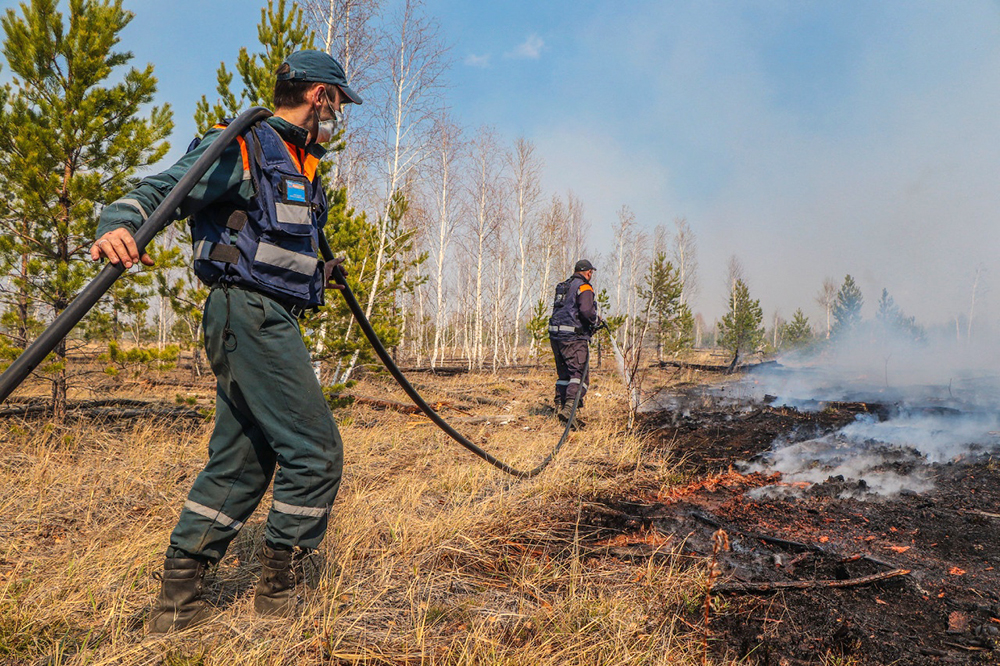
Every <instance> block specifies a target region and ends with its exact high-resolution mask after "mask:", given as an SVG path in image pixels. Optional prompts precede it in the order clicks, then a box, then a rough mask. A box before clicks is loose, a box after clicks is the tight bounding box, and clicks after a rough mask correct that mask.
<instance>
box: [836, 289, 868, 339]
mask: <svg viewBox="0 0 1000 666" xmlns="http://www.w3.org/2000/svg"><path fill="white" fill-rule="evenodd" d="M864 304H865V299H864V296H862V295H861V289H859V288H858V285H857V283H855V282H854V278H852V277H851V276H850V275H846V276H844V284H842V285H841V286H840V291H838V292H837V297H836V299H834V301H833V328H832V329H831V332H830V334H831V336H836V335H845V334H847V333H850V332H851V331H853V330H855V329H857V327H858V325H859V324H861V306H863V305H864Z"/></svg>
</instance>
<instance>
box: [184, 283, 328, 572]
mask: <svg viewBox="0 0 1000 666" xmlns="http://www.w3.org/2000/svg"><path fill="white" fill-rule="evenodd" d="M202 326H203V327H204V331H205V349H206V351H207V354H208V359H209V361H210V362H211V364H212V371H213V372H215V376H216V380H217V383H216V402H215V430H214V431H213V433H212V438H211V440H210V441H209V444H208V463H207V464H206V465H205V469H204V470H202V472H201V473H200V474H199V475H198V478H197V479H195V482H194V487H192V488H191V492H190V493H189V494H188V499H187V501H186V502H185V503H184V507H183V509H182V510H181V515H180V519H179V520H178V522H177V527H175V528H174V531H173V533H172V534H171V536H170V547H169V548H168V549H167V557H196V558H200V559H204V560H208V561H211V562H217V561H219V560H220V559H222V556H223V555H224V554H225V552H226V548H227V547H228V546H229V543H230V542H231V541H232V540H233V538H234V537H235V536H236V535H237V534H238V533H239V530H240V528H241V527H242V526H243V524H244V523H245V522H246V521H247V519H248V518H249V517H250V515H251V514H252V513H253V512H254V509H256V508H257V505H258V504H259V503H260V501H261V499H263V497H264V493H265V492H266V491H267V488H268V486H269V485H270V483H271V479H272V477H273V478H274V500H273V502H272V504H271V509H270V512H269V513H268V516H267V525H266V527H265V531H264V537H265V539H266V540H267V541H268V542H270V543H271V544H272V545H273V546H277V547H278V548H288V549H290V548H292V547H295V546H298V547H301V548H304V549H312V548H316V547H317V546H318V545H319V544H320V542H321V541H322V540H323V535H324V534H325V533H326V527H327V522H328V519H329V514H330V507H331V506H332V505H333V500H334V498H335V497H336V495H337V489H338V487H339V486H340V476H341V471H342V468H343V443H342V442H341V439H340V433H339V432H338V430H337V424H336V422H335V421H334V419H333V414H331V412H330V408H329V407H328V405H327V403H326V399H325V398H324V396H323V391H322V389H321V388H320V385H319V382H318V381H316V375H315V374H314V372H313V368H312V365H311V363H310V359H309V352H308V350H307V349H306V346H305V343H304V342H303V341H302V334H301V331H300V330H299V325H298V321H297V320H296V319H295V318H294V317H293V316H292V315H291V314H290V313H289V312H288V311H287V310H286V309H285V308H283V307H282V306H281V305H280V304H278V303H277V302H276V301H274V300H272V299H270V298H268V297H267V296H263V295H261V294H259V293H257V292H254V291H248V290H245V289H240V288H237V287H230V288H228V289H222V288H216V289H213V290H212V292H211V294H210V295H209V297H208V300H207V301H206V303H205V314H204V318H203V320H202ZM275 465H277V472H275Z"/></svg>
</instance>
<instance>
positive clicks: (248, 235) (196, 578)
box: [91, 50, 361, 633]
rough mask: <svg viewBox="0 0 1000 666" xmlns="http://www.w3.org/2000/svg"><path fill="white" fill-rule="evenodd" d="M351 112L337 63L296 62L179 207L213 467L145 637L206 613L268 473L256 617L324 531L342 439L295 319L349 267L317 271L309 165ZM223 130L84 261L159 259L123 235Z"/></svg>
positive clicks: (287, 588)
mask: <svg viewBox="0 0 1000 666" xmlns="http://www.w3.org/2000/svg"><path fill="white" fill-rule="evenodd" d="M348 103H354V104H360V103H361V98H360V97H358V95H357V93H355V92H354V91H353V90H352V89H351V88H350V86H348V84H347V79H346V77H345V75H344V70H343V68H342V67H341V66H340V64H339V63H338V62H337V61H336V60H335V59H334V58H332V57H331V56H330V55H328V54H327V53H323V52H321V51H312V50H306V51H298V52H296V53H293V54H292V55H290V56H289V57H288V59H287V60H286V61H285V62H284V63H283V64H282V65H281V67H280V68H279V69H278V71H277V81H276V83H275V87H274V105H275V110H274V115H273V116H271V117H270V118H268V119H267V120H266V121H264V122H260V123H258V124H257V125H255V126H253V127H252V128H250V129H249V130H247V131H246V132H244V133H243V134H242V135H241V136H240V137H239V140H238V141H236V142H234V143H233V144H231V145H230V146H229V147H227V148H226V149H225V151H224V152H223V153H222V155H221V157H220V158H219V160H218V161H217V162H215V164H214V165H213V166H212V167H211V168H210V169H209V170H208V172H207V173H205V175H204V176H203V177H202V178H201V180H200V181H199V182H198V184H197V185H196V186H195V187H194V189H192V190H191V193H190V194H189V195H188V196H187V197H186V198H185V199H184V201H183V203H182V204H181V206H180V208H179V209H178V211H177V212H176V213H175V219H182V218H186V217H189V216H190V217H191V232H192V237H193V240H194V269H195V273H196V274H197V275H198V277H199V278H200V279H201V280H202V281H203V282H204V283H205V284H207V285H208V286H209V287H211V292H210V294H209V296H208V300H207V301H206V303H205V311H204V316H203V319H202V326H203V328H204V333H205V349H206V351H207V355H208V359H209V361H210V362H211V365H212V370H213V372H214V373H215V375H216V379H217V384H216V408H215V429H214V431H213V433H212V437H211V439H210V441H209V445H208V462H207V463H206V465H205V468H204V470H203V471H202V472H201V473H200V474H199V475H198V477H197V478H196V479H195V482H194V486H193V487H192V488H191V491H190V493H189V494H188V498H187V501H186V502H185V503H184V506H183V508H182V509H181V513H180V517H179V519H178V522H177V526H176V527H175V528H174V531H173V533H172V534H171V536H170V544H169V547H168V548H167V551H166V559H165V562H164V567H163V572H162V574H159V576H160V580H161V589H160V594H159V597H158V600H157V604H156V606H155V608H154V609H153V611H152V613H151V614H150V617H149V622H148V627H149V631H151V632H154V633H162V632H167V631H171V630H179V629H184V628H186V627H188V626H191V625H193V624H196V623H199V622H203V621H205V620H206V619H208V618H209V617H210V616H211V615H212V609H211V608H210V607H209V605H208V603H207V602H206V601H205V600H204V599H203V598H202V585H203V578H204V575H205V568H206V566H208V565H210V564H212V563H215V562H218V561H219V560H220V559H222V557H223V555H225V553H226V549H227V547H228V546H229V544H230V542H232V540H233V538H234V537H236V535H237V534H238V533H239V531H240V528H242V527H243V525H244V524H245V523H246V521H247V520H248V519H249V518H250V515H251V514H252V513H253V512H254V510H255V509H256V508H257V505H258V504H259V503H260V501H261V500H262V499H263V497H264V494H265V492H266V491H267V488H268V486H269V485H270V484H271V481H272V478H273V480H274V497H273V501H272V503H271V507H270V511H269V512H268V516H267V522H266V525H265V529H264V543H263V545H262V547H261V551H260V559H261V563H262V565H263V568H262V573H261V578H260V581H259V583H258V585H257V587H256V590H255V594H254V608H255V609H256V611H257V612H258V613H260V614H264V615H279V616H287V615H291V614H293V613H294V611H295V608H296V605H297V603H298V597H297V595H296V593H295V588H296V585H297V584H298V583H299V582H300V575H299V570H300V567H298V566H297V564H299V563H300V561H301V558H302V557H303V556H304V555H305V554H307V553H309V552H310V551H312V550H314V549H315V548H317V547H318V546H319V544H320V542H321V541H322V540H323V536H324V535H325V533H326V529H327V523H328V520H329V514H330V509H331V506H332V505H333V501H334V498H335V497H336V495H337V489H338V487H339V486H340V479H341V470H342V465H343V444H342V442H341V438H340V433H339V432H338V430H337V424H336V422H335V421H334V419H333V415H332V413H331V412H330V409H329V407H328V405H327V402H326V399H325V397H324V395H323V391H322V389H321V387H320V385H319V382H318V381H317V378H316V375H315V374H314V372H313V368H312V365H311V363H310V357H309V351H308V350H307V349H306V346H305V343H304V342H303V339H302V334H301V330H300V329H299V323H298V315H299V314H301V312H302V311H303V310H304V309H309V308H315V307H318V306H319V305H321V304H322V303H323V299H324V289H325V288H328V287H330V286H332V284H331V281H330V274H331V273H332V269H333V267H334V266H336V265H338V264H339V263H340V262H341V261H343V260H342V259H337V260H334V261H331V262H328V263H326V264H325V265H324V262H323V261H322V260H321V259H320V258H319V257H318V255H317V248H318V243H319V235H320V234H322V233H323V226H324V225H325V224H326V219H327V202H326V196H325V194H324V192H323V187H322V183H321V181H320V178H319V176H318V175H317V167H318V165H319V161H320V160H321V159H322V158H323V155H324V153H325V152H326V151H325V149H324V148H323V147H322V146H321V145H320V144H321V143H323V142H325V141H329V140H330V139H331V138H332V137H333V136H335V135H336V134H337V124H338V123H339V122H340V121H341V109H342V107H343V105H345V104H348ZM224 127H225V123H223V124H221V125H218V126H216V128H214V129H212V130H211V131H209V132H208V133H207V134H206V135H205V136H204V137H203V138H202V139H201V140H200V142H197V143H196V146H195V147H193V148H192V149H191V150H190V151H189V152H188V153H187V154H186V155H184V157H182V158H181V159H180V161H178V162H177V163H176V164H175V165H174V166H172V167H171V168H169V169H168V170H167V171H165V172H163V173H161V174H159V175H155V176H150V177H148V178H145V179H144V180H143V181H141V182H140V184H139V185H138V186H137V187H136V189H135V190H133V191H132V192H130V193H129V194H127V195H126V196H125V197H123V198H122V199H119V200H118V201H115V202H114V203H112V204H110V205H108V206H107V207H105V208H104V210H103V212H102V213H101V218H100V222H99V224H98V229H97V235H98V239H97V241H96V242H95V243H94V245H93V247H92V248H91V257H92V259H93V260H95V261H97V260H100V259H101V258H102V257H103V258H106V259H108V260H109V261H111V262H112V263H118V262H122V263H124V265H125V267H126V268H130V267H131V266H132V265H133V264H134V263H136V262H139V261H141V262H142V263H144V264H146V265H152V263H153V262H152V260H151V259H150V257H149V256H148V255H146V254H143V255H142V256H141V257H140V256H139V253H138V251H137V249H136V245H135V241H134V240H133V238H132V235H133V234H134V232H135V231H136V230H137V229H138V227H139V226H140V225H141V224H142V222H143V221H144V220H145V219H146V218H147V217H148V216H149V215H150V214H151V213H152V212H153V211H154V210H155V209H156V207H157V206H158V205H159V204H160V202H162V201H163V200H164V198H166V196H167V195H168V194H169V193H170V191H171V190H172V189H173V188H174V186H176V184H177V182H178V181H179V180H180V178H181V177H182V176H183V175H184V174H185V173H186V172H187V171H188V169H190V168H191V166H192V164H194V162H195V161H196V160H197V159H198V158H199V157H200V156H201V155H202V154H203V153H204V151H205V149H206V148H207V147H208V146H209V145H211V144H212V142H213V141H214V140H215V139H216V138H218V136H219V134H220V132H221V130H222V129H223V128H224ZM324 242H325V240H324ZM276 468H277V471H276Z"/></svg>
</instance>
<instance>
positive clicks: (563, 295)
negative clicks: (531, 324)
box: [549, 275, 590, 340]
mask: <svg viewBox="0 0 1000 666" xmlns="http://www.w3.org/2000/svg"><path fill="white" fill-rule="evenodd" d="M585 284H588V283H587V281H586V280H584V279H583V278H582V277H580V276H579V275H574V276H573V277H571V278H569V279H568V280H564V281H562V282H560V283H559V284H557V285H556V297H555V300H554V301H553V303H552V316H551V317H549V337H550V338H551V339H553V340H572V339H576V338H588V339H589V338H590V329H589V328H587V327H585V326H582V325H581V322H580V305H579V303H577V300H576V296H577V294H578V293H579V292H580V287H582V286H583V285H585Z"/></svg>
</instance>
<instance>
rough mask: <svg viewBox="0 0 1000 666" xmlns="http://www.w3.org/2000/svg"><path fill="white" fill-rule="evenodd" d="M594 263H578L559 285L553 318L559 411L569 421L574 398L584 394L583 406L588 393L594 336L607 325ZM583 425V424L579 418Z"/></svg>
mask: <svg viewBox="0 0 1000 666" xmlns="http://www.w3.org/2000/svg"><path fill="white" fill-rule="evenodd" d="M594 270H595V269H594V265H593V264H591V263H590V262H589V261H587V260H586V259H581V260H580V261H578V262H576V266H574V267H573V275H572V276H571V277H570V278H569V279H567V280H564V281H563V282H560V283H559V284H558V285H556V295H555V300H554V302H553V304H552V316H551V317H549V341H550V342H551V343H552V354H553V356H555V359H556V373H557V375H558V380H557V381H556V400H555V406H556V414H557V415H558V416H559V420H560V421H564V422H565V421H568V420H569V415H570V411H571V410H572V409H573V401H574V400H575V399H576V395H577V393H580V407H583V397H584V396H585V395H586V394H587V382H588V381H589V375H590V373H589V371H587V372H585V370H586V369H587V359H588V357H589V355H590V336H591V335H593V334H594V333H595V332H596V331H597V330H598V329H600V328H601V326H602V325H603V324H604V322H603V320H602V319H601V318H600V317H599V316H598V315H597V304H596V303H595V301H594V288H593V287H592V286H590V279H591V278H592V277H593V276H594ZM576 421H577V423H578V424H579V425H581V426H582V425H583V423H582V422H581V421H580V420H579V419H577V420H576Z"/></svg>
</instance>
